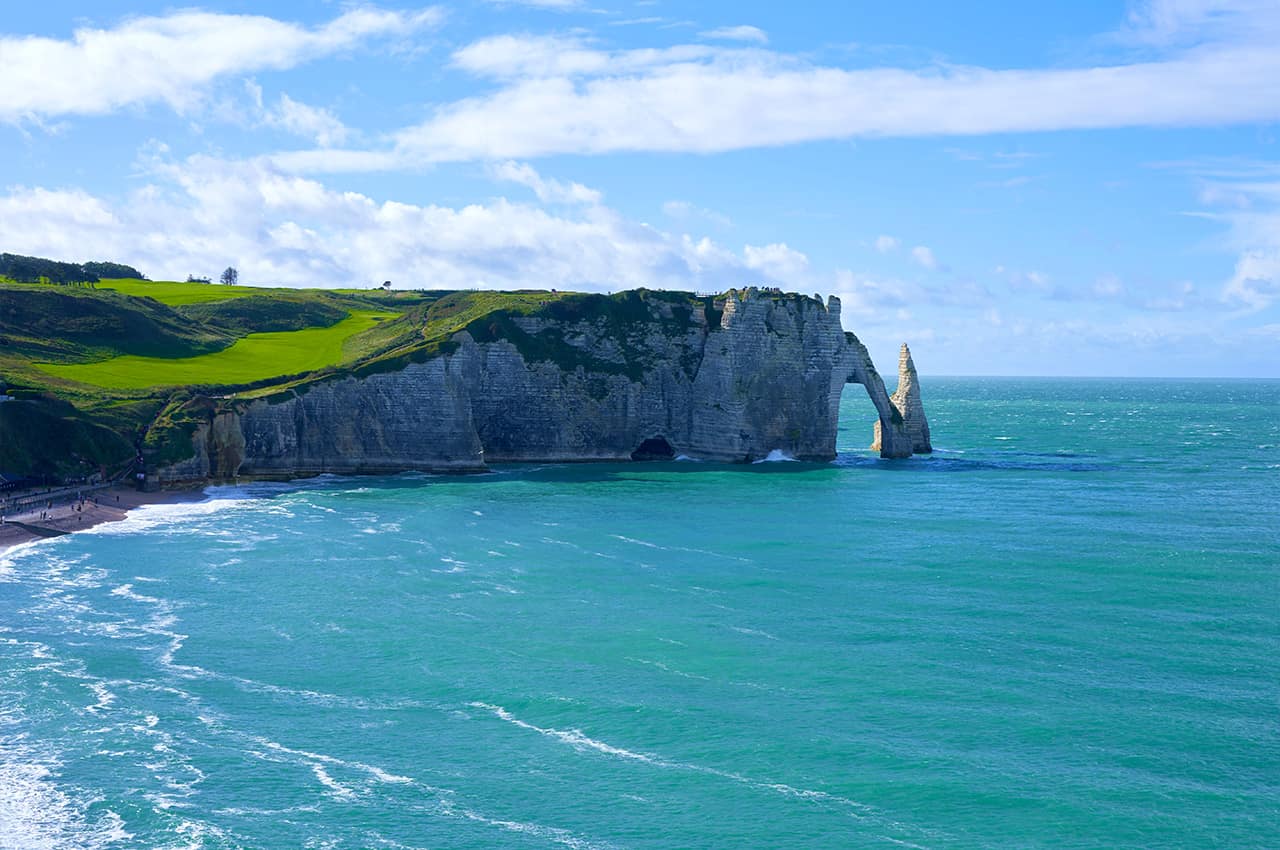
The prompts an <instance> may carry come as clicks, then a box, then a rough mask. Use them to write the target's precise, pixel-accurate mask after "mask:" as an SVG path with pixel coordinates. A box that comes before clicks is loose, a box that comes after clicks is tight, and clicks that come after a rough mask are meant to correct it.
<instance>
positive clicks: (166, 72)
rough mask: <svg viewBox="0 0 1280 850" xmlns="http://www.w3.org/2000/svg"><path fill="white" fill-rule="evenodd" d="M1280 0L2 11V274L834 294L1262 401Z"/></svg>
mask: <svg viewBox="0 0 1280 850" xmlns="http://www.w3.org/2000/svg"><path fill="white" fill-rule="evenodd" d="M1276 44H1280V4H1278V3H1276V2H1274V0H1137V2H1072V3H1065V2H1063V3H1056V4H1027V3H1005V2H984V3H973V4H956V3H945V2H914V3H899V4H885V3H870V2H857V1H856V0H845V2H833V3H826V2H801V3H795V4H778V3H776V2H733V3H728V2H699V3H696V4H694V3H678V2H674V0H618V2H594V0H539V2H532V0H525V2H516V0H511V2H504V3H498V2H471V3H454V4H449V3H443V4H440V5H435V6H430V5H421V4H411V3H401V2H382V3H378V4H350V3H336V2H310V3H301V2H284V0H277V1H276V2H253V3H249V2H223V3H210V4H208V5H205V6H202V7H199V8H194V7H174V6H170V5H167V4H162V3H149V2H115V0H101V1H100V2H96V3H93V4H86V3H83V2H77V3H73V2H60V1H59V0H48V2H42V3H39V4H21V5H17V4H14V6H13V8H8V9H6V14H5V16H4V18H3V20H0V69H3V70H0V163H4V167H3V172H0V174H2V176H3V180H2V181H0V250H4V251H10V252H15V253H29V254H38V255H43V256H51V257H56V258H59V259H67V260H89V259H112V260H118V261H122V262H128V263H132V264H134V265H137V266H138V267H140V268H141V269H143V271H145V272H146V273H147V274H149V275H150V276H151V277H153V278H184V277H185V276H186V275H187V274H192V273H194V274H206V275H210V276H216V275H217V274H218V273H219V272H220V270H221V269H222V268H224V267H225V266H227V265H235V266H237V267H238V268H239V269H240V271H241V279H242V282H244V283H248V284H256V285H287V286H329V285H343V286H347V285H372V284H375V283H378V282H381V281H382V280H385V279H390V280H392V281H393V282H394V284H395V285H396V286H397V287H402V288H415V287H427V288H454V287H481V288H512V287H532V286H541V287H554V288H558V289H580V290H595V291H613V290H617V289H623V288H627V287H631V286H650V287H662V288H681V289H693V290H697V291H711V290H721V289H724V288H726V287H728V286H740V285H744V284H750V283H759V284H769V285H780V286H783V287H786V288H788V289H795V290H799V291H802V292H809V293H821V294H823V295H824V296H825V295H829V294H835V295H838V296H839V297H840V298H841V300H842V303H843V314H842V315H843V319H844V323H845V327H846V328H848V329H850V330H854V331H856V332H857V333H858V334H859V335H860V336H861V337H862V338H863V340H864V341H865V342H867V344H868V345H869V346H870V348H871V350H872V353H873V354H874V355H876V356H878V357H879V358H881V359H887V360H890V361H891V360H892V358H893V354H894V353H895V351H896V346H897V343H898V342H900V341H902V340H904V339H905V340H908V341H910V342H911V345H912V350H913V352H914V354H915V359H916V362H917V364H918V366H919V367H920V369H921V371H922V372H924V373H926V374H928V373H933V374H1023V375H1154V376H1224V375H1225V376H1231V375H1240V376H1267V377H1280V150H1278V149H1277V145H1278V138H1280V126H1278V122H1280V48H1277V47H1276V46H1275V45H1276Z"/></svg>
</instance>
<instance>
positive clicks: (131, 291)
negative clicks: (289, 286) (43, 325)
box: [94, 279, 273, 307]
mask: <svg viewBox="0 0 1280 850" xmlns="http://www.w3.org/2000/svg"><path fill="white" fill-rule="evenodd" d="M94 288H95V289H110V290H112V291H115V292H121V293H123V294H125V295H133V296H135V297H139V298H154V299H155V300H156V301H159V302H160V303H161V304H167V305H169V306H170V307H180V306H183V305H185V304H208V303H212V302H216V301H230V300H231V299H233V298H251V297H253V296H255V295H262V294H264V293H266V292H271V291H273V290H263V289H257V288H252V287H248V286H223V285H222V284H215V283H179V282H178V281H171V280H129V279H123V280H100V281H98V282H97V284H95V285H94Z"/></svg>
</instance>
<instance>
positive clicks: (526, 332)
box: [0, 279, 826, 474]
mask: <svg viewBox="0 0 1280 850" xmlns="http://www.w3.org/2000/svg"><path fill="white" fill-rule="evenodd" d="M753 299H765V300H770V301H776V302H785V303H793V304H795V305H797V306H802V307H803V308H804V309H824V310H825V309H826V307H825V306H824V305H823V304H822V302H821V301H820V300H818V299H816V298H814V297H811V296H804V295H798V294H794V293H787V292H783V291H782V290H780V289H775V288H754V287H752V288H746V289H737V290H730V291H728V292H725V293H720V294H717V295H699V294H695V293H691V292H677V291H655V290H629V291H626V292H619V293H615V294H612V295H597V294H587V293H574V292H557V291H555V290H521V291H514V292H493V291H431V290H410V291H395V290H392V291H387V290H382V289H375V290H352V289H335V290H322V289H302V290H300V289H266V288H255V287H247V286H223V285H219V284H207V283H199V282H175V281H147V280H141V279H107V280H100V281H97V282H95V283H92V284H72V285H65V284H64V285H54V284H48V283H39V284H29V283H15V282H13V281H11V280H0V382H3V383H5V384H7V386H8V388H9V389H8V393H9V394H10V395H13V396H15V397H16V398H17V399H18V400H19V402H21V403H19V404H14V403H12V402H10V403H5V404H2V405H0V468H6V469H34V467H33V466H32V463H33V461H32V457H34V456H37V455H39V456H47V455H46V453H44V452H38V451H34V450H33V449H32V447H31V446H29V445H27V444H28V443H31V442H32V440H33V439H34V438H33V437H32V435H33V434H35V433H37V432H40V433H47V432H49V431H50V430H51V429H56V430H58V431H59V432H63V431H67V429H70V430H71V431H72V432H73V433H71V434H69V435H67V434H64V435H63V436H62V437H60V438H59V441H60V442H61V443H64V444H73V445H77V446H79V447H80V448H79V449H78V450H77V451H75V452H73V453H72V455H73V456H71V457H65V458H62V459H61V460H60V461H59V463H58V467H59V468H57V469H50V470H45V472H47V473H49V474H53V473H55V472H56V473H58V474H66V473H67V471H68V469H69V468H74V469H85V470H88V469H96V468H97V467H99V466H103V465H110V464H117V463H122V462H127V460H128V458H129V457H130V456H131V455H132V443H133V441H134V440H135V439H137V438H138V437H139V435H140V434H141V433H143V432H144V431H145V429H146V428H147V427H148V426H149V425H151V424H152V423H159V424H161V425H164V424H166V423H169V422H170V421H172V420H175V419H180V418H181V413H180V411H181V409H182V407H183V405H185V404H187V403H188V401H189V400H191V399H192V398H194V397H197V396H200V397H212V398H222V399H232V398H236V399H248V398H255V397H264V396H266V397H271V396H274V395H277V394H284V393H292V392H297V391H305V389H306V387H307V386H308V385H310V384H313V383H315V382H318V381H327V380H333V379H335V378H340V377H344V376H347V375H357V376H361V375H367V374H371V373H375V372H384V371H393V370H397V369H401V368H404V366H405V365H407V364H408V363H411V362H421V361H424V360H429V359H431V358H433V357H437V356H439V355H440V354H442V353H448V352H449V351H451V350H452V349H454V348H455V347H456V346H457V344H458V343H457V341H456V339H455V337H456V335H457V333H458V332H459V331H463V330H465V331H467V332H468V333H470V334H471V336H472V337H473V338H475V339H477V340H478V341H482V342H483V341H492V340H495V339H498V338H502V339H505V340H508V341H511V342H513V343H514V344H515V345H516V346H517V347H518V348H519V349H520V350H521V353H522V354H524V355H525V356H526V358H527V359H529V360H531V361H551V362H555V363H556V364H557V365H559V366H561V367H562V368H566V369H570V370H572V369H573V368H576V367H577V366H584V367H587V368H590V369H595V370H601V371H605V372H615V373H621V374H627V375H629V376H631V377H633V378H634V377H637V376H638V374H639V373H640V372H641V371H643V369H644V368H645V361H644V354H645V352H644V350H643V346H641V345H640V344H639V343H638V342H636V340H635V337H636V334H635V333H634V331H635V329H636V327H637V326H638V325H639V324H640V323H644V324H645V325H646V327H648V328H650V329H651V328H653V327H655V326H656V327H658V328H661V329H662V330H663V332H665V333H673V334H683V333H687V332H688V331H689V330H690V328H692V327H695V326H699V325H701V326H709V327H710V328H712V329H714V328H717V327H719V324H720V320H721V316H722V315H723V312H724V309H725V305H726V304H728V303H729V302H730V300H733V301H736V302H738V303H741V302H744V301H749V300H753ZM583 323H586V324H588V325H590V326H592V327H594V328H598V329H599V333H600V334H602V335H604V336H608V337H609V338H611V339H613V340H616V341H617V343H618V345H619V347H620V353H621V357H620V358H613V359H605V360H600V359H594V358H593V357H592V356H591V355H590V353H589V352H587V351H586V350H585V348H584V347H582V346H576V345H573V344H570V343H569V342H567V341H566V337H565V328H567V327H568V326H570V325H575V326H580V325H582V324H583ZM654 323H656V325H655V324H654Z"/></svg>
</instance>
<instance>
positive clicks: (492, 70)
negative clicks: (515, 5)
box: [452, 35, 717, 80]
mask: <svg viewBox="0 0 1280 850" xmlns="http://www.w3.org/2000/svg"><path fill="white" fill-rule="evenodd" d="M716 53H717V49H716V48H712V47H707V46H705V45H700V44H686V45H677V46H675V47H667V48H658V49H637V50H622V51H614V52H609V51H605V50H598V49H596V48H593V47H591V46H590V45H589V44H588V43H587V42H586V41H585V40H584V39H582V38H578V37H568V36H557V35H549V36H543V35H537V36H535V35H498V36H493V37H490V38H483V39H480V40H479V41H476V42H473V43H471V44H469V45H467V46H466V47H463V48H461V49H459V50H457V51H455V52H454V54H453V57H452V64H453V66H454V67H456V68H459V69H461V70H463V71H467V72H468V73H471V74H475V75H476V76H480V77H492V78H495V79H500V80H507V79H516V78H533V79H544V78H576V77H589V76H597V75H601V74H625V73H635V72H637V71H643V70H645V69H648V68H654V67H662V66H668V65H672V64H675V63H680V62H690V61H695V60H699V59H705V58H707V57H709V56H713V55H715V54H716Z"/></svg>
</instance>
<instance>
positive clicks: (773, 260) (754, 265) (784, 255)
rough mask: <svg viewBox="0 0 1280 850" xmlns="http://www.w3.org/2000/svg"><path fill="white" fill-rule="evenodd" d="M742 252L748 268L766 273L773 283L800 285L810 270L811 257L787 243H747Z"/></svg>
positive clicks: (791, 285)
mask: <svg viewBox="0 0 1280 850" xmlns="http://www.w3.org/2000/svg"><path fill="white" fill-rule="evenodd" d="M742 253H743V256H744V257H745V258H746V263H747V268H749V269H755V270H757V271H760V272H762V273H764V274H765V275H766V276H768V277H769V278H770V282H771V283H777V284H780V285H784V286H790V287H799V286H800V285H801V283H802V282H803V280H804V279H805V277H806V276H807V275H808V272H809V258H808V257H806V256H805V255H804V254H802V253H800V252H799V251H796V250H795V249H793V248H790V247H788V246H787V244H786V243H775V244H772V245H765V246H763V247H756V246H754V245H747V246H745V247H744V248H743V252H742Z"/></svg>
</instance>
